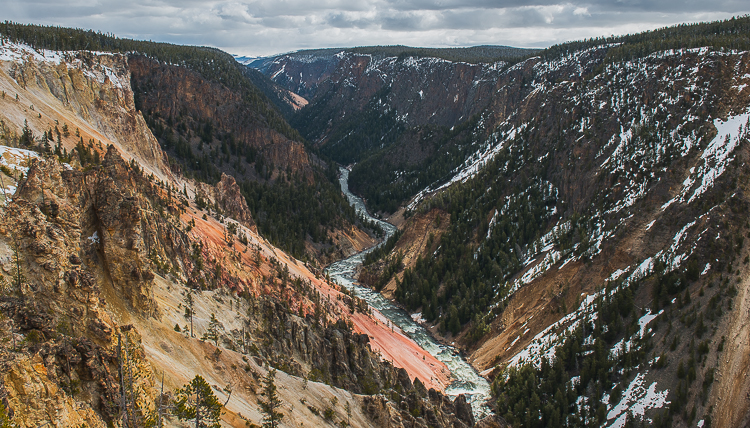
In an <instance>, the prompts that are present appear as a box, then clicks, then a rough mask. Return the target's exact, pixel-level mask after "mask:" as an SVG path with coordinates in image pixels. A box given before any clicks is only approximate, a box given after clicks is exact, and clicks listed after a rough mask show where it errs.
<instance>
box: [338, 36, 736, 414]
mask: <svg viewBox="0 0 750 428" xmlns="http://www.w3.org/2000/svg"><path fill="white" fill-rule="evenodd" d="M626 45H627V44H603V45H600V46H594V47H588V48H585V49H579V50H572V51H570V52H567V53H564V54H561V55H559V56H555V57H551V56H550V57H547V56H540V57H534V58H529V59H526V60H524V61H521V62H519V63H517V64H515V65H513V66H511V67H508V68H506V69H504V70H502V71H501V72H499V73H498V77H497V79H496V81H495V85H494V89H493V96H492V100H491V102H490V104H489V106H488V107H487V108H486V109H484V110H483V111H482V112H481V113H480V114H479V115H478V117H477V119H476V120H475V121H473V122H472V123H471V124H470V125H468V129H467V130H466V131H465V134H464V135H469V134H470V136H471V138H468V139H465V140H457V141H463V143H460V144H462V145H459V147H461V150H462V152H461V153H463V160H462V161H461V162H459V163H457V164H455V167H454V168H452V169H451V170H450V172H449V173H447V174H445V175H443V176H441V177H439V178H438V179H435V180H434V181H433V182H430V183H425V184H426V185H425V186H422V187H420V188H418V189H414V188H413V187H411V189H414V190H413V193H412V195H413V196H412V197H411V198H410V199H409V200H408V202H407V203H405V205H404V206H405V210H406V217H408V220H407V221H406V223H405V225H404V226H403V227H404V228H405V229H406V231H405V233H404V236H413V234H414V231H416V230H417V229H416V228H417V227H419V228H424V224H425V223H424V220H423V219H424V218H436V217H437V218H440V217H441V216H448V217H449V218H450V224H449V226H447V229H446V227H445V226H437V225H438V224H439V222H435V223H434V224H435V226H432V227H428V228H427V229H426V230H425V231H424V232H423V233H424V234H425V235H426V236H427V235H429V236H431V238H430V240H428V241H427V242H428V244H427V245H426V246H425V245H424V244H423V243H422V244H420V245H421V247H424V249H423V250H420V251H421V258H417V257H416V256H411V257H410V259H409V260H412V261H410V262H409V263H408V264H407V265H406V266H404V267H403V269H401V270H398V269H397V270H396V271H395V272H393V269H392V268H391V266H392V265H393V263H394V260H397V256H398V254H399V251H401V252H404V253H408V252H409V251H413V248H414V246H415V244H412V243H410V242H409V241H408V239H407V238H401V240H400V242H398V243H397V244H396V245H395V246H394V248H395V249H394V251H393V253H392V254H391V255H390V256H388V257H386V258H385V259H384V262H382V265H381V266H382V270H381V271H380V272H382V275H385V278H386V279H387V278H390V279H389V281H390V282H388V281H385V282H386V283H387V284H386V285H385V289H388V290H395V291H394V295H395V297H396V299H397V300H399V301H400V302H401V303H403V304H404V305H405V306H406V307H407V308H408V309H409V310H410V311H413V312H415V313H416V312H418V313H419V314H420V316H421V317H422V318H423V319H424V320H425V322H426V323H427V324H428V325H432V326H434V329H435V331H436V332H437V333H439V334H441V335H443V336H444V337H445V338H446V339H447V340H451V341H454V340H455V341H457V342H459V343H462V345H463V346H464V347H465V349H467V350H468V351H469V352H470V355H471V358H472V361H473V364H474V365H475V367H477V369H478V370H480V371H482V373H484V374H486V375H487V376H489V377H491V378H494V379H495V391H496V393H497V395H496V398H497V400H498V401H497V402H498V409H499V414H500V415H502V416H504V417H505V418H506V420H507V421H508V422H511V423H513V424H514V426H515V425H516V424H518V425H520V426H534V424H530V423H529V421H536V420H539V421H544V422H543V424H556V423H557V422H555V421H558V422H561V423H562V424H563V425H567V426H577V425H584V424H585V425H589V424H598V425H602V426H624V425H625V423H626V422H630V421H632V420H633V418H635V420H636V421H642V422H645V423H647V424H655V425H660V426H671V425H673V424H676V425H680V426H686V425H687V424H688V423H696V422H697V421H698V420H704V421H707V420H709V419H711V418H714V421H721V423H722V424H725V425H737V424H738V423H740V422H739V421H741V420H744V419H743V418H747V417H748V414H749V413H748V412H749V411H750V401H748V399H747V398H742V397H744V394H745V392H743V391H748V390H750V383H748V381H747V380H746V377H745V376H743V375H742V374H741V373H742V371H741V369H740V367H741V366H742V362H743V361H746V358H745V357H744V355H745V354H746V353H747V352H748V351H749V350H750V344H748V343H747V341H746V340H742V339H739V338H738V337H739V336H738V334H740V335H741V334H742V333H741V332H743V331H745V330H743V329H744V327H742V322H741V321H739V320H741V319H743V315H742V314H743V313H742V312H741V311H742V310H741V309H738V305H739V306H741V307H743V308H744V307H746V306H747V305H746V304H745V299H746V297H745V296H747V290H748V288H750V284H748V283H746V280H745V278H746V277H747V274H748V260H750V255H748V249H747V245H746V239H745V236H747V233H748V227H750V225H748V223H747V222H746V220H745V219H746V213H747V211H748V209H749V208H750V195H748V194H747V193H746V189H747V188H748V187H747V186H748V182H749V180H750V170H749V169H748V167H747V164H748V162H749V161H750V152H749V150H750V147H748V142H749V138H750V88H749V87H748V86H749V85H750V54H749V53H748V52H746V51H737V50H732V49H721V48H715V47H699V48H689V49H688V48H686V49H669V50H662V51H657V52H653V53H650V54H645V55H642V56H637V55H636V56H635V57H631V58H627V59H623V60H613V59H612V57H613V55H612V53H613V52H615V51H617V50H618V49H620V50H622V49H623V46H625V47H627V46H626ZM432 135H433V136H435V135H438V136H439V135H440V134H439V133H437V132H433V134H432ZM428 140H429V139H428ZM456 144H457V145H458V144H459V143H458V142H457V143H456ZM445 147H450V146H445ZM393 152H394V153H395V152H396V150H395V149H394V150H393ZM406 164H407V163H406V162H402V164H401V165H406ZM361 165H364V164H361ZM368 166H369V165H368ZM358 167H360V168H362V166H358ZM355 173H356V169H355V170H354V171H353V172H352V176H353V177H354V176H355ZM416 177H417V176H416V175H413V174H411V173H410V172H409V171H408V169H405V168H404V166H402V169H401V170H396V171H395V172H394V174H393V175H392V176H390V179H391V180H392V183H394V185H393V186H392V187H388V189H398V187H397V184H398V183H403V186H409V185H410V183H412V182H416V181H417V180H416ZM394 191H395V190H394ZM412 228H414V230H412ZM433 235H434V238H433ZM412 239H413V238H412ZM421 247H420V248H421ZM414 260H415V261H414ZM367 273H368V277H373V276H375V277H377V273H373V272H372V271H368V272H367ZM383 282H384V279H380V280H379V281H378V283H383ZM738 302H739V303H738ZM686 337H687V338H688V339H687V340H685V339H684V338H686ZM730 342H732V343H734V344H735V347H734V348H730V347H728V344H729V343H730ZM718 373H721V377H719V376H718V375H717V374H718ZM531 379H536V380H534V381H532V380H531ZM519 385H526V386H524V387H520V386H519ZM530 385H536V386H534V387H532V386H530ZM558 389H559V391H561V393H562V394H561V395H557V394H556V390H558ZM610 390H611V392H606V391H610ZM566 391H567V392H566ZM728 391H735V392H738V395H737V394H730V395H731V396H732V397H733V398H732V399H730V400H731V401H732V405H733V406H734V408H735V409H740V410H737V411H725V410H724V409H725V408H726V407H725V403H724V401H725V400H727V399H726V398H724V397H726V396H728V395H727V394H729V393H728ZM533 397H536V399H541V400H542V401H544V400H546V402H547V405H546V406H544V405H541V404H536V403H537V402H536V401H534V400H535V399H534V398H533ZM734 397H738V398H734ZM720 403H721V404H720ZM518 408H524V409H538V410H529V411H528V412H525V413H524V412H521V413H520V414H519V413H518V411H517V409H518ZM720 408H721V410H717V409H720ZM563 409H567V412H564V411H563ZM556 415H557V416H556ZM704 423H705V422H704ZM717 423H718V422H717Z"/></svg>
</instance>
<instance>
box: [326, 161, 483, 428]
mask: <svg viewBox="0 0 750 428" xmlns="http://www.w3.org/2000/svg"><path fill="white" fill-rule="evenodd" d="M339 182H340V183H341V190H342V191H343V192H344V194H345V195H346V197H347V198H348V199H349V203H350V204H351V205H352V206H354V209H355V210H356V211H357V213H359V214H361V215H363V216H364V217H365V218H367V219H368V220H370V221H375V222H377V223H378V224H379V225H380V227H382V228H383V230H384V231H385V235H386V236H385V239H384V240H383V241H382V242H381V243H380V244H378V245H376V246H374V247H370V248H368V249H366V250H364V251H362V252H360V253H357V254H355V255H353V256H351V257H349V258H346V259H344V260H340V261H338V262H336V263H333V264H332V265H331V266H329V267H328V269H326V271H327V272H328V274H329V275H330V277H331V279H333V280H334V281H336V282H337V283H338V284H339V285H343V286H344V287H346V288H347V289H349V290H350V291H352V292H353V293H354V295H355V296H357V297H359V298H362V299H364V300H365V301H367V303H368V304H369V305H370V306H371V307H373V308H375V309H377V310H378V311H380V313H382V314H383V315H384V316H385V317H386V318H388V319H389V320H391V321H392V322H393V323H394V324H396V325H397V326H398V327H399V328H401V330H403V331H404V332H405V333H406V334H408V335H409V337H411V338H412V339H413V340H414V341H415V342H416V343H417V344H418V345H419V346H421V347H422V348H423V349H424V350H425V351H427V352H429V353H430V354H431V355H433V356H434V357H435V358H437V359H438V360H439V361H441V362H443V363H444V364H445V365H446V366H447V367H448V369H449V370H450V371H451V373H452V374H453V378H454V381H453V383H451V384H450V385H449V386H448V387H447V388H446V390H445V393H446V394H447V395H449V396H453V397H455V396H458V395H459V394H466V396H467V398H468V399H469V401H470V402H471V407H472V409H473V411H474V417H475V418H476V419H477V420H479V419H481V418H483V417H484V416H487V415H488V414H489V412H490V411H489V408H488V407H487V401H488V400H489V398H490V385H489V383H488V382H487V380H486V379H485V378H483V377H482V376H480V375H479V373H477V371H476V370H474V368H473V367H472V366H471V365H469V363H467V362H466V361H465V360H464V359H463V358H462V357H461V355H460V354H459V353H458V352H456V349H455V348H453V347H450V346H446V345H443V344H441V343H438V342H437V341H436V340H435V338H434V337H433V336H432V335H431V334H430V332H429V331H427V329H425V328H424V327H422V326H421V325H419V324H418V323H416V322H415V321H414V320H412V318H411V316H409V314H408V313H407V312H406V311H404V310H403V309H401V308H399V307H397V306H395V305H394V304H392V303H391V302H390V301H389V300H387V299H386V298H384V297H383V296H382V295H381V294H380V293H376V292H375V291H373V290H371V289H370V288H367V287H365V286H362V285H360V284H359V283H358V282H357V281H356V280H355V276H356V271H357V268H358V267H359V266H361V265H362V262H363V261H364V259H365V256H366V255H367V253H369V252H370V251H372V250H373V249H375V248H377V247H378V246H379V245H382V244H383V243H384V242H385V241H387V240H388V237H390V236H391V235H393V234H394V233H395V232H396V226H394V225H392V224H390V223H388V222H385V221H382V220H378V219H376V218H374V217H372V216H371V215H370V213H369V212H367V207H365V203H364V201H363V200H362V198H359V197H357V196H355V195H353V194H352V193H351V192H350V191H349V170H348V169H346V168H341V177H340V178H339Z"/></svg>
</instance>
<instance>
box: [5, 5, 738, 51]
mask: <svg viewBox="0 0 750 428" xmlns="http://www.w3.org/2000/svg"><path fill="white" fill-rule="evenodd" d="M0 10H2V11H3V13H2V15H0V20H11V21H17V22H22V23H35V24H44V25H60V26H66V27H77V28H84V29H93V30H97V31H102V32H107V33H114V34H115V35H117V36H119V37H129V38H134V39H143V40H154V41H162V42H170V43H179V44H191V45H206V46H215V47H218V48H220V49H223V50H225V51H227V52H230V53H234V54H239V55H248V56H256V55H270V54H275V53H281V52H289V51H293V50H298V49H308V48H321V47H350V46H367V45H395V44H400V45H409V46H427V47H456V46H475V45H483V44H492V45H509V46H518V47H546V46H549V45H552V44H555V43H560V42H564V41H569V40H578V39H582V38H588V37H597V36H603V35H610V34H626V33H633V32H638V31H643V30H649V29H655V28H659V27H663V26H667V25H673V24H678V23H683V22H699V21H712V20H717V19H726V18H730V17H732V16H740V15H745V14H748V13H750V2H748V1H747V0H741V1H739V0H716V1H705V0H701V1H696V0H688V1H680V0H664V1H662V0H634V1H631V0H607V1H597V2H585V1H580V0H573V1H570V2H559V1H555V0H535V1H531V2H525V1H521V0H439V1H428V0H316V1H306V0H275V1H267V0H230V1H198V0H132V1H123V0H73V1H65V0H0Z"/></svg>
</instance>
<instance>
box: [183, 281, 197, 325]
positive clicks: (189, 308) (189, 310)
mask: <svg viewBox="0 0 750 428" xmlns="http://www.w3.org/2000/svg"><path fill="white" fill-rule="evenodd" d="M182 301H183V303H185V319H190V337H195V335H194V334H193V313H194V310H193V307H194V304H195V302H194V301H193V290H192V289H189V288H188V291H187V292H186V293H185V296H184V297H183V298H182Z"/></svg>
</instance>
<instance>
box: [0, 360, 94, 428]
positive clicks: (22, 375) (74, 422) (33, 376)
mask: <svg viewBox="0 0 750 428" xmlns="http://www.w3.org/2000/svg"><path fill="white" fill-rule="evenodd" d="M4 383H5V389H6V390H7V391H8V405H9V407H10V409H11V410H12V411H13V413H14V417H13V421H14V422H15V423H16V424H17V425H18V426H19V427H21V428H26V427H29V428H31V427H40V426H51V427H61V428H62V427H77V426H81V425H82V424H86V426H89V427H91V428H100V427H101V428H104V427H105V426H106V425H105V424H104V421H102V420H101V419H100V418H99V417H98V416H97V415H96V413H94V411H93V410H92V409H91V407H89V406H88V405H87V404H85V403H82V402H80V401H75V400H74V399H73V398H72V397H70V396H69V395H68V394H66V393H65V392H63V391H61V390H60V388H58V387H57V385H55V383H54V382H52V381H50V379H49V378H48V377H47V368H46V367H45V366H44V364H43V362H42V358H41V357H40V356H39V354H37V355H35V356H33V357H31V358H25V359H23V360H20V361H16V362H15V364H14V365H13V366H12V367H11V369H10V370H9V371H8V372H7V373H6V375H5V378H4Z"/></svg>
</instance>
